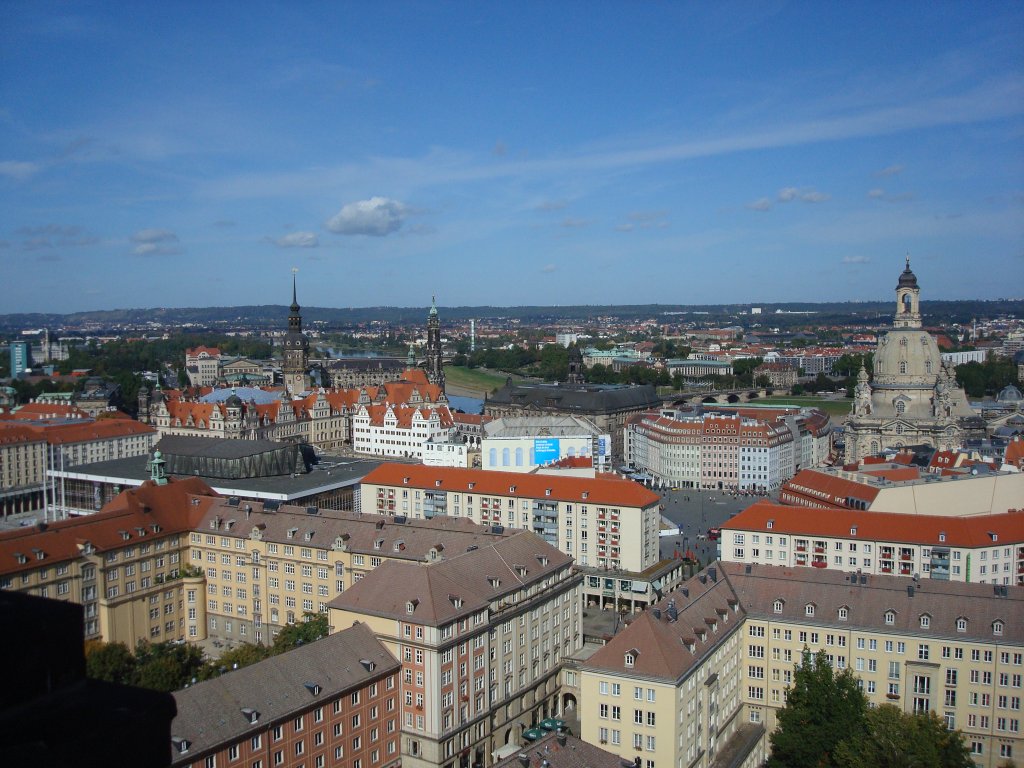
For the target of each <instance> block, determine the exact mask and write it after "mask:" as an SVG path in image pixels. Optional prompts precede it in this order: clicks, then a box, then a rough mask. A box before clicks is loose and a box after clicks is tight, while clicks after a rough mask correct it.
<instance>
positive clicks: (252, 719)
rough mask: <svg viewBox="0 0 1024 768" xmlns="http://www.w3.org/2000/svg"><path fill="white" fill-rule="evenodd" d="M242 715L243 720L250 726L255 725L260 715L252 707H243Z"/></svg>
mask: <svg viewBox="0 0 1024 768" xmlns="http://www.w3.org/2000/svg"><path fill="white" fill-rule="evenodd" d="M242 715H243V716H244V717H245V719H246V720H247V721H248V722H249V724H250V725H256V723H257V722H258V721H259V719H260V713H259V712H257V711H256V710H255V709H253V708H252V707H243V708H242Z"/></svg>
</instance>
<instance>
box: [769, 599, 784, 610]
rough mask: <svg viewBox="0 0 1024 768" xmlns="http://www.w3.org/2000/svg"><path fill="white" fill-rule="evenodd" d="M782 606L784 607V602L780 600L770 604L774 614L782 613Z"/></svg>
mask: <svg viewBox="0 0 1024 768" xmlns="http://www.w3.org/2000/svg"><path fill="white" fill-rule="evenodd" d="M784 606H785V603H784V602H782V601H781V600H776V601H775V602H774V603H772V610H773V611H774V612H775V613H782V608H783V607H784Z"/></svg>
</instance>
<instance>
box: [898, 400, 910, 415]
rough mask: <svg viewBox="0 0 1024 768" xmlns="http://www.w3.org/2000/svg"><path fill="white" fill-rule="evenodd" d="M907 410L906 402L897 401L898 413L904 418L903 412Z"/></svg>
mask: <svg viewBox="0 0 1024 768" xmlns="http://www.w3.org/2000/svg"><path fill="white" fill-rule="evenodd" d="M905 410H907V403H906V401H905V400H897V401H896V413H898V414H899V415H900V416H902V415H903V412H904V411H905Z"/></svg>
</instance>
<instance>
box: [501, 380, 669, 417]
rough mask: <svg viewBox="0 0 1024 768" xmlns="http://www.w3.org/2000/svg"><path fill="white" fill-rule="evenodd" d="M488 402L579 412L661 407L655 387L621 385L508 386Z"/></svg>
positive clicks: (612, 411)
mask: <svg viewBox="0 0 1024 768" xmlns="http://www.w3.org/2000/svg"><path fill="white" fill-rule="evenodd" d="M488 402H489V403H492V404H495V405H523V406H525V405H533V406H536V407H539V408H557V409H559V410H562V411H578V412H580V413H615V412H617V411H632V410H644V409H647V408H653V407H657V406H660V405H661V404H662V401H661V398H659V397H658V393H657V391H656V390H655V388H654V387H652V386H651V385H649V384H641V385H636V386H630V385H620V384H585V385H582V386H577V385H558V384H512V385H508V384H506V385H505V386H504V387H502V388H501V389H499V390H498V391H497V392H495V393H494V394H493V395H490V396H489V397H488Z"/></svg>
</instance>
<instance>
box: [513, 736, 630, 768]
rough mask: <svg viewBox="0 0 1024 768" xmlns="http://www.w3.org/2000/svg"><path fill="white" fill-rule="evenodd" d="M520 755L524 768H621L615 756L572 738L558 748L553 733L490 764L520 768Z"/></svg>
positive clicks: (621, 764) (558, 745)
mask: <svg viewBox="0 0 1024 768" xmlns="http://www.w3.org/2000/svg"><path fill="white" fill-rule="evenodd" d="M520 755H526V757H527V758H528V759H529V761H530V764H529V766H528V768H544V762H545V761H547V765H548V766H550V768H623V763H622V761H621V760H620V758H619V756H618V755H613V754H612V753H611V752H608V751H606V750H604V749H601V748H600V747H598V746H596V745H594V744H588V743H587V742H585V741H581V740H580V739H578V738H576V737H575V736H566V737H565V744H564V745H562V744H559V743H558V736H557V734H556V733H555V732H554V731H551V732H549V733H548V734H547V735H545V736H543V737H542V738H540V739H538V740H537V741H535V742H533V743H532V744H529V743H528V744H525V745H524V746H523V748H522V749H521V750H520V751H518V752H516V753H515V754H514V755H511V756H509V757H506V758H505V759H504V760H499V761H498V762H496V763H495V764H494V768H523V764H522V763H521V762H520V760H519V756H520ZM630 765H632V764H630Z"/></svg>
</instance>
